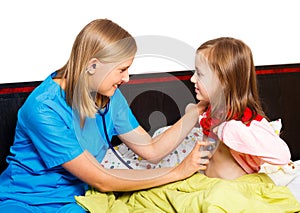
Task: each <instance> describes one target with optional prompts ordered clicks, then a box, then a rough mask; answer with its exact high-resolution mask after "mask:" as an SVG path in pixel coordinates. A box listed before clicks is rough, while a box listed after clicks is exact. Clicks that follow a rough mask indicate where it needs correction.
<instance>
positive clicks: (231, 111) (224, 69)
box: [197, 37, 265, 121]
mask: <svg viewBox="0 0 300 213" xmlns="http://www.w3.org/2000/svg"><path fill="white" fill-rule="evenodd" d="M197 53H201V54H203V55H204V57H205V58H206V61H207V62H208V65H209V67H210V69H211V70H212V71H213V72H215V74H216V75H217V77H218V78H219V82H220V84H221V87H222V90H223V93H224V96H225V97H224V99H225V107H226V112H225V120H227V121H228V120H231V119H233V118H234V117H235V118H236V119H241V118H242V117H243V115H244V112H245V110H246V108H247V107H248V108H249V109H250V110H251V111H252V117H251V118H250V120H249V121H251V120H252V119H253V118H254V117H255V116H256V115H257V114H260V115H262V116H264V117H265V114H264V112H263V110H262V107H261V104H260V100H259V94H258V88H257V83H256V71H255V66H254V63H253V56H252V52H251V49H250V48H249V47H248V46H247V45H246V44H245V43H244V42H242V41H241V40H238V39H234V38H229V37H221V38H217V39H213V40H209V41H207V42H205V43H203V44H202V45H201V46H200V47H199V48H198V49H197ZM224 99H223V100H224Z"/></svg>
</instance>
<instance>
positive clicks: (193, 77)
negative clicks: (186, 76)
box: [190, 73, 197, 84]
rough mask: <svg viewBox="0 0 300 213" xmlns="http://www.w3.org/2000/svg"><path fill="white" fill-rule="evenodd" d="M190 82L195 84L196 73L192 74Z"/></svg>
mask: <svg viewBox="0 0 300 213" xmlns="http://www.w3.org/2000/svg"><path fill="white" fill-rule="evenodd" d="M190 80H191V82H192V83H194V84H195V83H196V82H197V77H196V73H194V75H193V76H192V77H191V79H190Z"/></svg>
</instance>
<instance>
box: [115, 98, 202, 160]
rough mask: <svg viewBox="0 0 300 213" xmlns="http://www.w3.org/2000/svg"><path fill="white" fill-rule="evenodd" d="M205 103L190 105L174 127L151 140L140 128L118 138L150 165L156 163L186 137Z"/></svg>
mask: <svg viewBox="0 0 300 213" xmlns="http://www.w3.org/2000/svg"><path fill="white" fill-rule="evenodd" d="M206 105H207V103H205V102H201V103H199V104H197V105H196V104H195V105H190V106H189V108H188V110H187V112H186V113H185V115H184V116H182V118H181V119H179V120H178V121H177V122H176V123H175V124H174V125H172V126H171V127H170V128H168V129H167V130H166V131H165V132H163V133H162V134H160V135H158V136H156V137H155V138H151V137H150V135H149V134H148V133H147V132H146V131H145V130H144V129H143V128H142V127H141V126H139V127H137V128H136V129H134V130H133V131H131V132H128V133H126V134H122V135H119V138H120V139H121V140H122V141H123V142H124V143H125V144H126V145H127V146H128V147H129V148H130V149H132V150H133V151H134V152H135V153H136V154H138V155H139V156H141V157H142V158H144V159H146V160H148V161H149V162H152V163H158V162H159V161H160V160H161V159H163V158H164V157H165V156H166V155H168V154H169V153H170V152H172V151H173V150H174V149H175V148H176V147H177V146H178V145H179V144H180V143H181V142H182V141H183V139H184V138H185V137H186V136H187V135H188V133H189V132H190V131H191V130H192V128H193V127H194V126H195V124H196V122H197V121H198V118H199V114H202V113H203V111H204V110H205V108H206Z"/></svg>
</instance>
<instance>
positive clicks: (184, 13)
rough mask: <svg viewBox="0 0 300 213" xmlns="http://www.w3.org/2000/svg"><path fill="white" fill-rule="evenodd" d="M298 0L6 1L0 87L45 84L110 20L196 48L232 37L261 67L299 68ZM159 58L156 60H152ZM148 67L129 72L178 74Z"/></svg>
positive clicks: (1, 10) (0, 9)
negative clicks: (84, 36) (81, 38)
mask: <svg viewBox="0 0 300 213" xmlns="http://www.w3.org/2000/svg"><path fill="white" fill-rule="evenodd" d="M298 2H299V1H298V0H285V1H283V0H282V1H279V0H252V1H250V0H248V1H245V0H147V1H146V0H139V1H138V0H136V1H133V0H127V1H126V0H105V1H104V0H84V1H83V0H82V1H76V0H7V1H1V3H0V23H1V25H0V26H1V33H0V36H1V37H0V38H1V39H0V69H1V71H0V74H1V77H0V83H7V82H24V81H35V80H43V79H44V78H45V77H46V76H48V75H49V74H50V73H51V72H52V71H54V70H55V69H58V68H60V67H61V66H62V65H63V64H65V62H66V60H67V59H68V56H69V53H70V50H71V46H72V44H73V41H74V39H75V37H76V35H77V34H78V33H79V31H80V30H81V29H82V28H83V27H84V26H85V25H86V24H87V23H88V22H90V21H92V20H93V19H97V18H108V19H111V20H113V21H115V22H116V23H118V24H119V25H121V26H122V27H123V28H125V29H126V30H128V31H129V32H130V33H131V34H132V35H133V36H143V35H162V36H168V37H172V38H175V39H179V40H181V41H184V42H186V43H187V44H189V45H191V46H192V47H194V48H197V47H198V46H199V45H200V44H201V43H203V42H204V41H206V40H209V39H212V38H215V37H219V36H232V37H236V38H239V39H242V40H243V41H244V42H245V43H247V44H248V45H249V46H250V47H251V49H252V51H253V55H254V61H255V65H274V64H289V63H299V62H300V60H299V50H300V31H299V25H300V24H299V22H300V12H299V8H300V7H299V3H298ZM153 60H155V59H153ZM180 69H181V68H180V67H178V66H177V65H176V64H168V63H166V64H164V61H162V60H158V61H155V63H153V62H144V63H140V64H138V66H135V67H134V69H133V68H132V69H131V70H130V71H131V73H144V72H156V71H172V70H180Z"/></svg>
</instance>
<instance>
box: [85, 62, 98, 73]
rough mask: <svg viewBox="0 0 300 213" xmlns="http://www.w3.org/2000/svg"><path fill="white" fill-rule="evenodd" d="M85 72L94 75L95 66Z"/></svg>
mask: <svg viewBox="0 0 300 213" xmlns="http://www.w3.org/2000/svg"><path fill="white" fill-rule="evenodd" d="M86 72H88V73H89V74H90V75H93V74H95V72H96V64H92V67H90V68H88V69H87V70H86Z"/></svg>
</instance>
